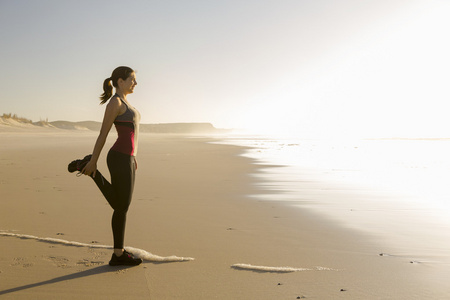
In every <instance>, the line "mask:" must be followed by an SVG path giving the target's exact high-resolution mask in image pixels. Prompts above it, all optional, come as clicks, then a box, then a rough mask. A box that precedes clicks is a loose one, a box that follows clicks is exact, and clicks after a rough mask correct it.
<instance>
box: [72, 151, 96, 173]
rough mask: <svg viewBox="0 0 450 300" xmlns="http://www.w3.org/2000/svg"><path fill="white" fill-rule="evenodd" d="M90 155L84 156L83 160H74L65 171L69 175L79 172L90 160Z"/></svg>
mask: <svg viewBox="0 0 450 300" xmlns="http://www.w3.org/2000/svg"><path fill="white" fill-rule="evenodd" d="M91 157H92V154H89V155H86V156H85V157H84V158H83V159H76V160H74V161H72V162H71V163H70V164H69V166H68V167H67V169H68V170H69V172H70V173H73V172H75V171H78V172H81V170H83V168H84V167H85V166H86V165H87V163H88V162H89V161H90V160H91Z"/></svg>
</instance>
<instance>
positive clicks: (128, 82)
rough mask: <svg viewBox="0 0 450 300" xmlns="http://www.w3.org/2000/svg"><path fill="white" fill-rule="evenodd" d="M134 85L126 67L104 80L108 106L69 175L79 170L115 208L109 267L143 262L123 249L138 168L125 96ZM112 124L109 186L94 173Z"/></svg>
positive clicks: (135, 117)
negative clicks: (86, 152) (88, 151)
mask: <svg viewBox="0 0 450 300" xmlns="http://www.w3.org/2000/svg"><path fill="white" fill-rule="evenodd" d="M111 83H112V85H111ZM136 85H137V82H136V74H135V72H134V71H133V70H132V69H131V68H129V67H118V68H116V69H115V70H114V71H113V72H112V75H111V77H110V78H107V79H106V80H105V81H104V83H103V91H104V93H103V94H102V95H101V97H100V99H101V104H104V103H106V102H107V101H108V100H109V103H108V104H107V105H106V110H105V116H104V118H103V123H102V127H101V130H100V134H99V136H98V138H97V141H96V143H95V146H94V151H93V152H92V155H89V156H86V157H85V158H84V159H83V160H77V161H74V162H72V163H71V164H72V172H73V171H75V170H78V171H81V173H82V174H84V175H87V176H91V177H92V178H93V179H94V181H95V183H96V184H97V186H98V187H99V189H100V191H101V192H102V194H103V195H104V196H105V198H106V200H107V201H108V202H109V204H110V205H111V207H112V208H113V209H114V213H113V216H112V222H111V225H112V231H113V238H114V253H113V255H112V257H111V260H110V262H109V264H110V265H111V266H116V265H139V264H140V263H141V262H142V259H139V258H134V257H133V255H131V254H130V253H129V252H127V251H125V249H124V237H125V223H126V216H127V211H128V207H129V205H130V203H131V197H132V194H133V187H134V178H135V172H136V169H137V162H136V153H137V145H138V143H137V141H138V132H139V120H140V115H139V112H138V111H137V110H136V109H135V108H134V107H132V106H131V105H130V103H129V102H128V100H127V95H128V94H131V93H133V90H134V88H135V86H136ZM113 86H114V87H115V88H116V93H115V94H114V95H113V94H112V92H113ZM113 124H114V125H115V127H116V129H117V134H118V138H117V141H116V142H115V144H114V145H113V146H112V148H111V149H110V150H109V152H108V157H107V163H108V169H109V172H110V173H111V183H109V182H108V181H107V180H106V179H105V178H104V177H103V175H102V174H101V173H100V172H99V171H98V170H97V161H98V158H99V156H100V152H101V151H102V149H103V146H104V145H105V141H106V138H107V136H108V133H109V131H110V129H111V127H112V125H113ZM74 164H75V165H76V167H74ZM69 171H71V165H69Z"/></svg>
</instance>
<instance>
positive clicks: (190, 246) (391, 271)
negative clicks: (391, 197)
mask: <svg viewBox="0 0 450 300" xmlns="http://www.w3.org/2000/svg"><path fill="white" fill-rule="evenodd" d="M96 136H97V134H96V133H89V132H76V131H64V130H54V129H52V130H50V129H48V130H47V129H42V130H35V131H32V132H31V131H20V132H13V133H11V132H9V133H8V132H3V133H0V139H1V144H0V199H1V210H0V231H1V232H3V233H5V232H6V233H12V234H16V235H20V234H24V235H32V236H35V237H39V238H56V239H62V240H67V241H75V242H79V243H84V244H89V245H111V244H112V237H111V230H110V218H111V213H112V210H111V208H110V207H109V206H108V204H107V202H106V200H104V199H103V198H102V195H101V194H100V192H99V191H98V190H97V188H96V186H95V185H94V183H93V182H92V180H91V179H90V178H88V177H85V176H82V177H80V178H77V177H76V176H75V175H74V174H69V173H68V172H67V169H66V168H67V164H68V163H69V162H70V161H71V160H72V159H75V158H78V157H83V156H84V155H85V154H88V153H90V152H91V150H92V147H93V145H94V142H95V139H96ZM140 138H141V140H140V147H139V151H140V152H139V154H138V172H137V179H136V180H137V181H136V187H135V193H134V198H133V202H132V204H131V207H130V210H129V213H128V223H127V232H126V240H125V243H126V245H127V246H132V247H135V248H139V249H144V250H146V251H148V252H151V253H154V254H157V255H160V256H169V255H177V256H182V257H193V258H195V260H193V261H186V262H166V263H164V262H150V261H145V262H144V263H143V264H142V265H140V266H137V267H132V268H126V267H110V266H108V264H107V263H108V261H109V259H110V256H111V250H108V249H98V248H89V247H75V246H69V245H63V244H61V243H51V242H45V241H38V240H35V239H23V238H18V237H11V236H1V235H0V251H1V253H2V255H1V256H0V298H1V299H80V298H84V299H446V295H448V294H447V293H448V292H449V291H448V290H445V289H440V290H436V288H435V286H434V285H433V284H432V283H433V282H434V280H436V278H432V277H427V276H428V274H431V272H430V270H429V266H424V265H421V264H412V263H410V261H409V260H408V258H407V257H401V256H380V255H379V254H380V253H382V252H386V248H385V246H384V245H378V244H376V243H375V242H374V241H373V240H370V238H368V237H366V236H364V235H362V234H361V233H359V232H356V231H351V230H349V229H343V228H341V227H340V226H339V224H337V223H336V222H333V221H331V220H327V219H326V217H323V216H320V215H317V214H314V213H312V212H309V211H307V210H300V209H298V208H293V207H291V206H288V205H286V204H285V203H283V202H276V201H262V200H258V199H257V198H252V197H249V195H252V194H260V193H269V192H270V191H264V190H262V188H261V187H259V186H257V185H255V184H254V183H255V180H256V179H255V178H254V177H252V176H251V175H252V174H255V173H257V172H258V170H260V169H261V168H263V167H270V166H261V165H256V164H252V160H251V159H249V158H245V157H242V156H239V154H240V153H242V151H243V149H242V148H239V147H235V146H229V145H217V144H210V143H207V142H208V141H209V140H210V139H208V138H186V137H180V136H171V135H151V134H143V135H141V137H140ZM113 139H114V134H111V137H110V139H109V141H108V143H107V145H106V146H105V149H104V151H103V153H102V156H101V158H100V162H99V169H100V170H102V171H103V173H104V174H105V176H106V175H107V174H108V172H107V168H106V164H105V162H104V161H105V157H106V152H107V149H108V148H109V146H110V145H111V143H112V142H113ZM235 264H250V265H254V266H269V267H292V268H296V269H297V270H295V272H275V271H273V270H272V271H271V272H269V271H267V270H256V269H255V270H245V269H241V268H237V267H232V266H233V265H235ZM280 271H282V269H281V270H280Z"/></svg>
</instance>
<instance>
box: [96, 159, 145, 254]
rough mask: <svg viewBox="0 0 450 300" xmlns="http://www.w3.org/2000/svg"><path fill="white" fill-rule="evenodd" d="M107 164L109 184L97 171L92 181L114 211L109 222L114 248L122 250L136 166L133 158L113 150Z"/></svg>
mask: <svg viewBox="0 0 450 300" xmlns="http://www.w3.org/2000/svg"><path fill="white" fill-rule="evenodd" d="M107 163H108V169H109V172H110V174H111V183H109V182H108V180H106V179H105V177H103V175H102V174H101V173H100V172H99V171H98V170H97V172H96V174H95V177H93V179H94V181H95V183H96V184H97V186H98V188H99V189H100V191H101V192H102V194H103V196H105V198H106V200H107V201H108V203H109V205H111V207H112V208H113V209H114V213H113V216H112V221H111V225H112V231H113V237H114V248H115V249H123V244H124V237H125V223H126V220H127V211H128V207H129V206H130V203H131V197H132V195H133V188H134V177H135V171H136V165H135V160H134V157H133V156H130V155H126V154H123V153H120V152H117V151H114V150H110V151H109V152H108V158H107Z"/></svg>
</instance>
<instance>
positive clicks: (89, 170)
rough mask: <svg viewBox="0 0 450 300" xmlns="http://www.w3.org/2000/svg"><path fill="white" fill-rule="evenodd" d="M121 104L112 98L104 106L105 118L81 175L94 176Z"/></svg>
mask: <svg viewBox="0 0 450 300" xmlns="http://www.w3.org/2000/svg"><path fill="white" fill-rule="evenodd" d="M121 108H122V103H121V102H120V100H119V99H117V98H112V99H111V100H110V101H109V103H108V105H107V106H106V110H105V116H104V117H103V122H102V128H101V129H100V134H99V135H98V138H97V141H96V142H95V146H94V151H93V152H92V158H91V160H90V161H89V162H88V163H87V164H86V166H85V167H84V168H83V170H81V173H83V174H84V175H88V176H91V175H92V176H93V177H94V176H95V173H96V171H97V161H98V158H99V156H100V153H101V152H102V149H103V146H104V145H105V142H106V138H107V137H108V133H109V131H110V130H111V127H112V124H113V123H114V120H115V119H116V117H117V115H119V112H120V111H121Z"/></svg>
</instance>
